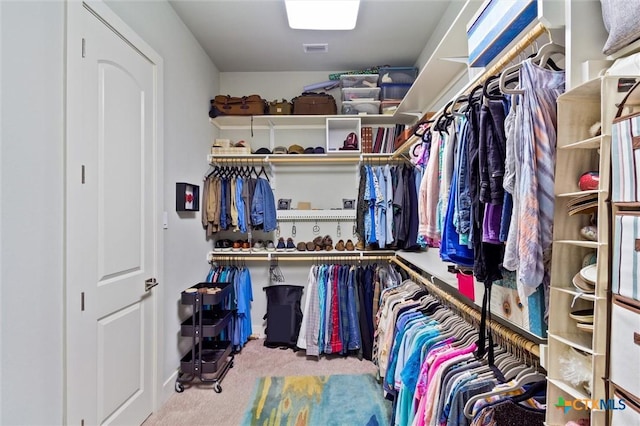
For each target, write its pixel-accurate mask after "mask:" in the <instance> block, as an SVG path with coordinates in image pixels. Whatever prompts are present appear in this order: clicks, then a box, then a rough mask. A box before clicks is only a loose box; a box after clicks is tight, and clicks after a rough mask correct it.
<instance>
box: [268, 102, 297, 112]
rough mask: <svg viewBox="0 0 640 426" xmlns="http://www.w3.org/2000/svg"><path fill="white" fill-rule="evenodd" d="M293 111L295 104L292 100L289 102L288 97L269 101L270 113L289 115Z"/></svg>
mask: <svg viewBox="0 0 640 426" xmlns="http://www.w3.org/2000/svg"><path fill="white" fill-rule="evenodd" d="M292 111H293V105H291V102H287V100H286V99H283V100H282V101H278V100H277V99H276V100H275V101H271V102H269V115H289V114H291V112H292Z"/></svg>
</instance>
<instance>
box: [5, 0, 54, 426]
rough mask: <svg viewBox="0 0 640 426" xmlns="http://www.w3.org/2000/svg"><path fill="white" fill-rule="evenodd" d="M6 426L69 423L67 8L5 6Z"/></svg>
mask: <svg viewBox="0 0 640 426" xmlns="http://www.w3.org/2000/svg"><path fill="white" fill-rule="evenodd" d="M0 10H2V12H1V14H0V15H1V18H2V21H1V22H0V27H1V31H2V33H1V36H0V39H1V40H2V80H1V82H2V83H1V84H2V89H1V90H2V97H1V101H0V102H1V105H2V106H1V109H2V130H1V132H2V146H1V153H0V158H1V163H0V173H1V177H0V183H1V185H2V186H1V187H0V195H1V198H0V205H2V212H1V216H0V227H1V228H2V238H1V239H0V259H1V260H0V262H1V263H2V271H1V274H2V277H1V280H2V288H1V292H2V293H1V295H0V306H1V307H0V312H1V314H2V318H1V320H0V327H1V334H2V354H1V357H2V358H1V364H0V370H1V371H2V381H1V385H0V387H1V389H2V391H1V392H2V394H1V396H2V417H0V423H1V424H3V425H16V424H21V425H24V424H59V423H61V422H62V419H63V417H62V416H63V397H62V389H63V369H62V363H63V301H64V297H63V270H62V259H63V258H62V255H63V246H62V244H63V235H64V230H63V227H62V225H63V217H64V216H63V215H64V211H63V205H64V204H63V203H64V194H63V187H64V183H63V155H64V152H63V131H64V98H63V94H64V92H63V84H62V82H63V78H64V56H63V48H64V14H65V10H64V4H63V3H61V2H49V1H43V2H7V1H2V2H0Z"/></svg>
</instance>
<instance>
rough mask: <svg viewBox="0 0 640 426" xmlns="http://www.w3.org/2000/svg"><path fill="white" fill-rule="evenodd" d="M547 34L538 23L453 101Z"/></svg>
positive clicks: (413, 140) (406, 145)
mask: <svg viewBox="0 0 640 426" xmlns="http://www.w3.org/2000/svg"><path fill="white" fill-rule="evenodd" d="M545 33H546V34H548V35H549V39H551V34H550V32H549V30H548V29H547V28H546V27H545V26H544V25H543V24H542V23H538V24H536V26H534V27H533V28H532V29H531V30H530V31H529V32H528V33H527V34H526V35H525V36H524V37H523V38H522V39H521V40H520V41H519V42H518V43H517V44H515V45H514V46H513V47H512V48H511V49H510V50H509V51H508V52H507V53H505V54H504V55H503V56H502V57H501V58H500V60H499V61H498V62H496V63H495V65H493V66H492V67H491V68H489V69H488V70H487V71H485V72H483V73H482V74H481V75H479V76H478V77H476V78H475V79H473V80H472V81H470V82H469V83H467V84H466V85H465V87H464V88H463V89H462V90H461V91H460V92H459V93H457V94H456V95H455V96H454V97H453V99H456V98H458V97H460V96H462V95H468V94H470V93H471V90H472V89H473V88H474V87H476V86H477V85H479V84H482V83H484V82H485V80H487V79H488V78H489V77H491V76H494V75H496V74H499V73H500V72H501V71H502V70H503V69H504V68H505V67H506V66H507V65H509V64H510V63H511V61H513V60H514V59H515V58H517V57H518V55H520V54H521V53H522V52H524V51H525V50H526V49H527V48H528V47H530V46H531V45H532V44H533V43H534V42H535V41H536V40H537V39H538V38H540V36H541V35H543V34H545ZM444 108H445V107H442V108H441V109H440V110H438V111H437V112H436V113H435V114H430V113H427V114H425V115H424V116H423V117H422V118H421V119H420V121H424V120H426V119H427V118H428V117H430V118H429V119H430V120H432V121H434V120H436V119H437V118H438V117H439V116H440V115H441V114H442V113H443V112H444ZM418 139H419V137H418V136H411V137H410V138H409V139H407V140H406V141H405V142H404V143H403V144H402V145H401V146H400V147H399V148H398V149H397V150H396V151H395V152H394V153H393V155H392V156H391V158H398V157H399V156H401V155H402V154H403V153H404V152H405V151H406V150H408V149H409V148H410V147H411V145H413V144H414V143H416V142H417V141H418Z"/></svg>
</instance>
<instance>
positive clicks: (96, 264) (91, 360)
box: [66, 2, 159, 425]
mask: <svg viewBox="0 0 640 426" xmlns="http://www.w3.org/2000/svg"><path fill="white" fill-rule="evenodd" d="M69 5H70V7H77V5H74V3H73V2H70V3H69ZM99 6H100V8H99V10H102V11H103V12H104V13H106V12H108V9H106V8H105V7H104V5H99ZM95 7H96V6H95V5H91V6H87V5H83V7H82V9H78V10H77V11H76V12H75V14H74V13H72V14H71V16H72V20H73V22H72V23H71V21H70V25H71V31H70V32H69V38H70V39H69V46H73V47H71V48H69V51H68V53H67V54H68V64H69V75H68V85H69V86H70V87H69V92H68V103H69V105H68V123H69V124H68V126H69V128H68V135H69V137H68V145H67V213H66V214H67V252H66V253H67V321H68V323H67V324H68V325H67V333H68V335H67V342H68V343H67V418H66V420H67V423H68V424H83V423H84V424H126V425H134V424H140V423H141V422H143V421H144V419H145V418H146V417H147V416H148V415H149V414H151V411H152V407H153V397H154V395H153V393H154V370H155V366H154V361H155V358H156V352H157V350H156V340H155V338H154V335H155V333H156V332H157V330H156V327H155V325H154V322H155V319H156V300H154V299H155V298H156V297H155V296H154V292H155V291H157V289H145V281H146V280H148V279H151V278H156V272H157V265H156V263H157V258H156V253H157V250H158V242H157V241H158V240H157V234H156V232H157V231H156V230H157V226H156V223H155V221H154V219H155V218H157V205H158V204H157V196H158V194H157V188H158V187H157V185H156V180H157V177H158V175H157V167H158V164H157V161H158V156H157V148H158V140H157V139H158V138H157V131H156V130H157V127H156V126H157V125H158V123H157V115H156V112H157V102H158V96H157V92H156V90H157V85H158V83H159V82H158V81H157V79H156V77H157V69H156V66H157V64H154V63H153V62H152V60H151V59H149V57H147V56H145V55H144V54H143V53H142V52H143V51H144V47H141V46H137V45H134V44H133V42H132V41H131V40H130V38H128V35H127V34H123V33H121V32H120V31H119V29H118V30H117V29H116V28H117V27H114V26H111V24H110V23H111V22H112V21H113V19H114V18H115V17H113V16H107V17H105V16H104V14H101V13H100V11H97V12H96V10H95ZM108 22H109V23H108ZM118 23H119V24H120V26H121V22H119V21H118ZM79 33H81V36H80V37H77V40H75V41H76V42H75V43H74V40H72V38H76V34H79ZM134 42H135V41H134ZM72 49H75V50H74V51H72Z"/></svg>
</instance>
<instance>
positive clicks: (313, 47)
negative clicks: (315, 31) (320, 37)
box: [302, 43, 329, 53]
mask: <svg viewBox="0 0 640 426" xmlns="http://www.w3.org/2000/svg"><path fill="white" fill-rule="evenodd" d="M302 48H303V49H304V53H327V52H328V51H329V44H328V43H315V44H312V43H303V44H302Z"/></svg>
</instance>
